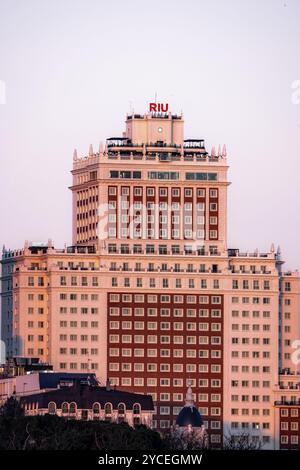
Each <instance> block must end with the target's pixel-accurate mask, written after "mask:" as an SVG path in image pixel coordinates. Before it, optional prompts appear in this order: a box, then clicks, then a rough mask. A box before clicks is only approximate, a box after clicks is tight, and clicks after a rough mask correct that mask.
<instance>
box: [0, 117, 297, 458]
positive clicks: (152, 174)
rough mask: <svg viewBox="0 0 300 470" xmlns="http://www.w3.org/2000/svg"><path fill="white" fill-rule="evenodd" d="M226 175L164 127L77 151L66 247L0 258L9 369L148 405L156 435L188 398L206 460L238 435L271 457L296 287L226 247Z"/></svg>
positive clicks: (221, 163) (270, 264) (291, 347)
mask: <svg viewBox="0 0 300 470" xmlns="http://www.w3.org/2000/svg"><path fill="white" fill-rule="evenodd" d="M227 170H228V165H227V151H226V147H225V146H223V148H222V149H221V147H220V146H219V148H218V150H217V151H216V149H215V148H212V150H211V152H208V151H207V150H206V148H205V143H204V140H202V139H184V120H183V116H182V115H180V116H178V115H172V114H171V113H162V114H157V113H148V114H145V115H138V114H133V115H130V116H127V118H126V126H125V131H124V133H123V134H122V137H113V138H109V139H107V142H106V144H105V146H103V145H100V149H99V152H96V153H95V152H94V151H93V149H92V147H90V150H89V154H88V156H86V157H84V158H78V156H77V152H76V151H75V152H74V162H73V170H72V175H73V182H72V186H71V190H72V193H73V246H72V247H69V248H65V249H63V250H58V249H55V248H54V247H53V244H52V242H51V240H49V242H48V244H47V245H46V246H39V245H37V244H28V243H26V244H25V247H24V249H23V250H21V251H15V252H12V251H9V250H5V251H4V252H3V258H2V338H3V340H4V341H5V343H6V347H7V355H8V356H10V355H27V356H38V357H40V358H41V360H42V361H43V362H50V363H52V364H53V366H54V369H55V370H58V371H70V372H76V371H81V372H83V371H91V372H93V373H95V374H96V375H97V377H98V378H99V380H100V381H101V382H102V383H105V381H106V379H107V377H109V378H110V380H111V383H112V384H113V385H116V386H117V388H118V389H121V390H124V391H137V392H141V393H148V394H151V395H152V397H153V399H154V402H155V415H154V421H153V422H154V426H155V427H157V428H158V429H159V430H164V429H168V428H170V427H171V426H172V425H174V424H175V422H176V416H177V414H178V413H179V411H180V409H181V403H182V401H183V398H184V394H185V390H186V388H187V386H188V384H190V385H191V386H192V389H193V393H194V399H195V402H196V403H197V404H198V406H199V410H200V412H201V416H202V417H203V420H204V425H205V429H206V430H207V433H208V435H209V439H210V446H212V447H219V446H221V444H222V439H223V435H224V434H225V435H228V434H235V433H249V434H250V435H251V436H252V438H253V439H254V440H255V439H256V440H261V441H263V444H264V448H266V449H268V448H269V449H270V448H279V447H280V445H281V441H280V439H281V438H280V432H279V427H280V425H279V416H280V413H278V409H279V408H278V407H280V405H278V404H277V402H279V401H280V402H281V401H282V400H281V399H282V396H283V402H285V398H286V397H285V396H284V395H278V393H280V390H282V389H281V388H280V387H282V386H285V387H288V390H289V385H288V384H287V385H283V384H282V380H281V378H282V372H283V371H284V373H285V375H284V377H288V376H292V375H293V379H294V378H295V377H296V380H297V377H298V375H299V366H297V361H295V360H294V359H295V357H294V356H295V355H294V352H295V343H294V341H295V340H297V339H298V338H299V333H300V332H299V319H300V306H299V292H300V289H299V275H298V273H297V272H293V273H292V272H289V273H284V272H283V269H282V264H283V262H282V260H281V254H280V250H279V249H278V250H275V249H274V247H273V246H271V248H270V251H269V252H267V253H259V252H258V251H254V252H253V253H249V252H247V253H241V252H240V251H239V250H238V249H232V248H229V247H228V246H227V189H228V186H229V182H228V180H227ZM296 347H297V346H296ZM299 382H300V377H299ZM292 390H293V389H292ZM292 396H293V394H292ZM283 440H284V439H283Z"/></svg>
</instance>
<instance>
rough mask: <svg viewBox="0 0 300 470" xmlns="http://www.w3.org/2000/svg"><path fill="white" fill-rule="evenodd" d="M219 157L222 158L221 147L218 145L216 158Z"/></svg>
mask: <svg viewBox="0 0 300 470" xmlns="http://www.w3.org/2000/svg"><path fill="white" fill-rule="evenodd" d="M221 156H222V152H221V145H220V144H219V147H218V157H221Z"/></svg>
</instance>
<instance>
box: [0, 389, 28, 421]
mask: <svg viewBox="0 0 300 470" xmlns="http://www.w3.org/2000/svg"><path fill="white" fill-rule="evenodd" d="M0 416H1V417H2V418H20V417H21V416H24V410H23V408H21V406H20V403H19V401H18V400H17V399H16V397H14V396H13V395H12V396H11V397H9V398H8V399H7V400H6V402H5V403H4V405H2V406H1V407H0Z"/></svg>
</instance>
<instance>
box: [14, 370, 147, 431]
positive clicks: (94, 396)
mask: <svg viewBox="0 0 300 470" xmlns="http://www.w3.org/2000/svg"><path fill="white" fill-rule="evenodd" d="M20 404H21V406H22V408H24V411H25V415H27V416H31V415H32V416H33V415H45V414H52V415H57V416H62V417H64V418H66V419H81V420H103V421H108V422H118V423H121V422H127V423H128V424H129V425H130V426H136V425H138V424H145V425H146V426H148V427H152V418H153V414H154V405H153V400H152V397H151V396H150V395H142V394H137V393H130V392H123V391H120V390H117V389H116V388H113V389H110V387H109V384H108V385H107V386H106V387H100V386H99V385H98V384H95V383H94V382H91V381H90V380H89V379H88V380H75V379H73V380H64V381H61V382H60V384H59V386H58V388H57V389H55V390H50V391H44V392H42V391H41V392H39V393H34V394H30V395H26V396H22V397H20Z"/></svg>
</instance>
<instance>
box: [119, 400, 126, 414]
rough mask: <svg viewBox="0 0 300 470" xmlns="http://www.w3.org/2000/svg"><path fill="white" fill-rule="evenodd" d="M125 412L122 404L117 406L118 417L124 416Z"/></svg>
mask: <svg viewBox="0 0 300 470" xmlns="http://www.w3.org/2000/svg"><path fill="white" fill-rule="evenodd" d="M125 411H126V408H125V405H124V403H119V404H118V415H125Z"/></svg>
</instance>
